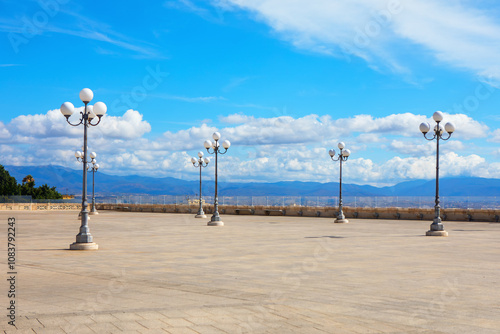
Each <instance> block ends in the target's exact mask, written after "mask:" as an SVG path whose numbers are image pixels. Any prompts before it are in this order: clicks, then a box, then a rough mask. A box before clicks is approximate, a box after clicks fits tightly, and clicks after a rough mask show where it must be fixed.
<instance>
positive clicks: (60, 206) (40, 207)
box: [0, 203, 82, 211]
mask: <svg viewBox="0 0 500 334" xmlns="http://www.w3.org/2000/svg"><path fill="white" fill-rule="evenodd" d="M81 208H82V204H80V203H0V211H11V210H29V211H51V210H78V211H80V210H81Z"/></svg>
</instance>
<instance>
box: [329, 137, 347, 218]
mask: <svg viewBox="0 0 500 334" xmlns="http://www.w3.org/2000/svg"><path fill="white" fill-rule="evenodd" d="M337 146H338V148H339V150H340V151H339V154H338V156H337V158H335V155H336V153H335V150H334V149H331V150H330V151H329V152H328V154H330V157H331V158H332V160H333V161H340V190H339V213H338V215H337V219H335V223H344V224H345V223H348V222H349V220H347V219H345V216H344V212H342V162H344V161H347V159H348V158H349V155H351V151H349V150H348V149H344V148H345V144H344V143H343V142H340V143H339V144H338V145H337Z"/></svg>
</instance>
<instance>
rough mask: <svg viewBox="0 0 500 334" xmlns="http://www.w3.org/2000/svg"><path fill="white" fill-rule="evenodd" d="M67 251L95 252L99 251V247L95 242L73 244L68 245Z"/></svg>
mask: <svg viewBox="0 0 500 334" xmlns="http://www.w3.org/2000/svg"><path fill="white" fill-rule="evenodd" d="M69 249H71V250H97V249H99V245H97V244H96V243H95V242H74V243H72V244H71V245H69Z"/></svg>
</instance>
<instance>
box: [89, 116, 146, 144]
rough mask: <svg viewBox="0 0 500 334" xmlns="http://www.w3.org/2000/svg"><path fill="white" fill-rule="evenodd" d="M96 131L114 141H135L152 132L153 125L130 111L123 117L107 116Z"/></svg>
mask: <svg viewBox="0 0 500 334" xmlns="http://www.w3.org/2000/svg"><path fill="white" fill-rule="evenodd" d="M96 131H97V132H98V133H99V134H100V135H102V136H105V137H109V138H114V139H135V138H139V137H142V136H143V135H144V134H145V133H148V132H150V131H151V125H150V124H149V123H148V122H147V121H143V120H142V115H141V114H140V113H139V112H138V111H136V110H132V109H129V110H127V111H126V112H125V114H124V115H123V116H106V117H103V118H102V120H101V123H100V124H99V125H98V126H96Z"/></svg>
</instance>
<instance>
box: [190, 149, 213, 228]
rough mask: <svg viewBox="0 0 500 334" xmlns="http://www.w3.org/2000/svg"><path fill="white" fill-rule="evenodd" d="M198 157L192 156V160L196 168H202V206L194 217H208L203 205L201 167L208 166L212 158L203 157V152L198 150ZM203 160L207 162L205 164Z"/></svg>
mask: <svg viewBox="0 0 500 334" xmlns="http://www.w3.org/2000/svg"><path fill="white" fill-rule="evenodd" d="M198 158H199V159H198V160H196V158H191V162H192V163H193V166H194V167H195V168H200V208H199V209H198V213H197V214H196V216H194V217H195V218H207V216H206V215H205V212H203V205H202V203H201V169H202V168H203V167H207V166H208V164H209V163H210V159H209V158H205V159H203V152H198ZM203 162H204V163H205V164H203Z"/></svg>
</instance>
